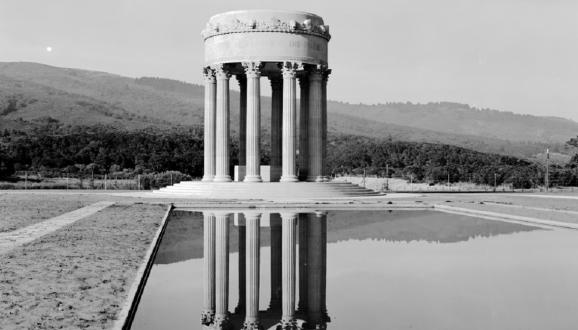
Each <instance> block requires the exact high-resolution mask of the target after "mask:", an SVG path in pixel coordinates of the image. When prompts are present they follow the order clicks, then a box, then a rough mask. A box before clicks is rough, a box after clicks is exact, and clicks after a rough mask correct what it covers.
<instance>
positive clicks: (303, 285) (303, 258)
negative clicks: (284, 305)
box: [297, 213, 309, 313]
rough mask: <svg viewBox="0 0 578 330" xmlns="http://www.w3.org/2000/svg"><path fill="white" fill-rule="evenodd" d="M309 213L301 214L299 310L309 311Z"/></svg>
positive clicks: (302, 311)
mask: <svg viewBox="0 0 578 330" xmlns="http://www.w3.org/2000/svg"><path fill="white" fill-rule="evenodd" d="M307 222H308V220H307V214H306V213H301V214H299V305H298V308H297V310H298V312H299V313H306V312H307V299H308V298H307V291H308V289H307V274H308V265H307V264H308V262H307V246H308V244H307V240H308V234H307V233H308V232H309V228H308V226H309V224H308V223H307Z"/></svg>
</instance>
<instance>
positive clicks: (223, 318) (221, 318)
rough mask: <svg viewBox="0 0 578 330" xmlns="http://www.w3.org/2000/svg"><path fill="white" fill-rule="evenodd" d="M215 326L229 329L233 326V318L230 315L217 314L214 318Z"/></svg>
mask: <svg viewBox="0 0 578 330" xmlns="http://www.w3.org/2000/svg"><path fill="white" fill-rule="evenodd" d="M213 326H214V327H215V329H229V328H230V327H231V319H230V317H229V315H228V314H227V315H216V316H215V317H214V318H213Z"/></svg>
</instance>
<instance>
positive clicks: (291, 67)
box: [279, 62, 303, 78]
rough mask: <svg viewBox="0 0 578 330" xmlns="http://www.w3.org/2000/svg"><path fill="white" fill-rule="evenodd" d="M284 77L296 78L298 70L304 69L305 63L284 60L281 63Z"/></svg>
mask: <svg viewBox="0 0 578 330" xmlns="http://www.w3.org/2000/svg"><path fill="white" fill-rule="evenodd" d="M279 66H280V68H281V73H282V74H283V78H295V77H296V76H297V70H300V69H303V64H301V63H298V62H283V63H281V64H280V65H279Z"/></svg>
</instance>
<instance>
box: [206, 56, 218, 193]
mask: <svg viewBox="0 0 578 330" xmlns="http://www.w3.org/2000/svg"><path fill="white" fill-rule="evenodd" d="M203 73H204V76H205V127H204V142H203V143H204V144H203V145H204V157H205V159H204V165H205V166H204V174H203V181H213V178H214V177H215V112H216V103H215V101H216V100H215V99H216V98H217V87H216V84H217V81H216V80H215V70H213V69H211V68H210V67H206V68H204V69H203Z"/></svg>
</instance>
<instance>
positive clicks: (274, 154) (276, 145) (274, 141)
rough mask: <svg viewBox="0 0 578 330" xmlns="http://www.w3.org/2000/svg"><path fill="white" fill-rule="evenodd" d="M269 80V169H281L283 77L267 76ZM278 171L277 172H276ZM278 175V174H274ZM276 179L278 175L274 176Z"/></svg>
mask: <svg viewBox="0 0 578 330" xmlns="http://www.w3.org/2000/svg"><path fill="white" fill-rule="evenodd" d="M269 79H270V81H271V162H270V165H271V170H272V171H277V170H278V169H281V148H282V144H281V133H282V130H283V120H282V111H283V79H282V78H281V77H280V76H271V77H269ZM276 173H278V172H276ZM276 175H278V174H276ZM274 179H275V180H271V181H277V180H279V177H278V176H276V177H275V178H274Z"/></svg>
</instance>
